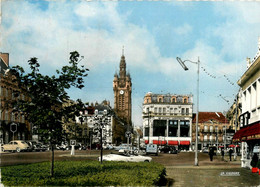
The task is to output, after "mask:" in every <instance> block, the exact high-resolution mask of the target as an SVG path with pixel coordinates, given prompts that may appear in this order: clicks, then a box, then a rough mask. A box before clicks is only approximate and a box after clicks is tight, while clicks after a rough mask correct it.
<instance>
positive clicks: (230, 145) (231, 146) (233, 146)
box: [228, 144, 240, 148]
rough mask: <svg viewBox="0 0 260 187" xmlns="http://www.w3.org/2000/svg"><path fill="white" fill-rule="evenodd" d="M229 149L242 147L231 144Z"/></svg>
mask: <svg viewBox="0 0 260 187" xmlns="http://www.w3.org/2000/svg"><path fill="white" fill-rule="evenodd" d="M228 147H232V148H234V147H240V146H239V145H234V144H231V145H228Z"/></svg>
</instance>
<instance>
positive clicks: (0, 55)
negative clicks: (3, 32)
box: [0, 52, 9, 67]
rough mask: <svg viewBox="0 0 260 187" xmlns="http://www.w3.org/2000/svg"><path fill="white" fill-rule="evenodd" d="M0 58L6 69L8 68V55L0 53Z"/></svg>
mask: <svg viewBox="0 0 260 187" xmlns="http://www.w3.org/2000/svg"><path fill="white" fill-rule="evenodd" d="M0 57H1V58H2V60H3V61H4V63H5V64H6V66H7V67H9V53H1V52H0Z"/></svg>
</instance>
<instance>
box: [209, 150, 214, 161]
mask: <svg viewBox="0 0 260 187" xmlns="http://www.w3.org/2000/svg"><path fill="white" fill-rule="evenodd" d="M213 155H214V150H213V148H212V147H211V148H210V149H209V158H210V161H213Z"/></svg>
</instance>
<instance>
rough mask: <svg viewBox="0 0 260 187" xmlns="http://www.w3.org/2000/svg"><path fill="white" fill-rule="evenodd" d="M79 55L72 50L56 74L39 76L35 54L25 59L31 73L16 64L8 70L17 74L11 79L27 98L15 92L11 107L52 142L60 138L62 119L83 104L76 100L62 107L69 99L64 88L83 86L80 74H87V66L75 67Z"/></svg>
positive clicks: (56, 141) (84, 75)
mask: <svg viewBox="0 0 260 187" xmlns="http://www.w3.org/2000/svg"><path fill="white" fill-rule="evenodd" d="M78 58H79V53H78V52H76V51H74V52H71V53H70V61H69V65H68V66H63V67H62V68H61V70H56V73H57V75H56V76H55V75H53V76H48V75H42V74H41V73H40V72H39V67H40V64H39V63H38V61H37V58H35V57H34V58H31V59H30V60H29V61H28V62H29V66H30V69H31V72H30V73H25V71H24V69H23V68H22V67H20V66H15V67H13V68H11V70H10V72H11V73H12V74H13V75H14V76H15V77H16V79H15V80H14V81H16V82H17V83H18V85H19V87H22V88H25V89H26V94H27V96H28V97H29V100H22V99H19V93H17V94H16V98H17V99H16V100H15V102H14V103H13V108H15V110H17V111H19V112H22V113H23V114H25V116H26V119H27V120H28V121H29V122H30V123H32V124H33V125H34V126H36V127H37V128H38V132H39V134H41V136H42V137H44V139H45V140H46V141H49V142H50V143H51V144H56V143H58V142H60V141H62V139H61V137H63V136H62V134H63V128H62V123H63V121H64V120H67V119H69V118H70V117H72V116H74V115H75V111H79V110H80V109H79V108H80V107H82V105H83V104H82V102H81V101H80V100H78V102H77V104H75V105H67V106H66V107H62V106H63V104H64V103H65V102H67V101H69V96H68V94H67V92H66V91H67V89H69V88H71V87H76V88H79V89H81V88H83V87H84V84H83V83H84V80H83V77H86V76H87V73H86V72H87V71H88V69H86V68H84V66H81V67H78V63H79V60H78Z"/></svg>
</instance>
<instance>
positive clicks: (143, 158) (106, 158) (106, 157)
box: [98, 154, 152, 162]
mask: <svg viewBox="0 0 260 187" xmlns="http://www.w3.org/2000/svg"><path fill="white" fill-rule="evenodd" d="M98 160H99V161H100V157H98ZM102 160H103V161H123V162H151V161H152V158H151V157H148V156H141V155H118V154H109V155H104V156H103V157H102Z"/></svg>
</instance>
